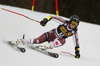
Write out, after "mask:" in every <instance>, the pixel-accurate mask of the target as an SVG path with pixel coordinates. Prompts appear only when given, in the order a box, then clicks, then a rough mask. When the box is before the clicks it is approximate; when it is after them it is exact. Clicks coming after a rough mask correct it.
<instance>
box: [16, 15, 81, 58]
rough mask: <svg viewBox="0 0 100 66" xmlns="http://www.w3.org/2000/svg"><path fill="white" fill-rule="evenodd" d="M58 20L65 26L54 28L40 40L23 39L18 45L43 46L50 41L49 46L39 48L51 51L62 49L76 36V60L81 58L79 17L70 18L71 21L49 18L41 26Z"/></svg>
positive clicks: (40, 37) (18, 41) (39, 38)
mask: <svg viewBox="0 0 100 66" xmlns="http://www.w3.org/2000/svg"><path fill="white" fill-rule="evenodd" d="M52 19H55V20H58V21H60V22H62V23H63V24H60V25H59V26H58V27H57V28H54V29H52V30H50V31H49V32H46V33H44V34H42V35H41V36H39V37H38V38H35V39H33V38H28V39H21V40H17V41H16V44H18V43H19V44H41V43H43V42H46V41H48V44H44V45H40V46H39V48H41V49H48V48H49V49H50V48H55V47H60V46H62V45H64V44H65V42H66V40H65V39H67V38H68V37H70V36H72V35H73V36H74V41H75V42H74V43H75V58H80V52H79V48H80V47H79V43H78V34H77V30H78V28H77V27H78V25H79V17H78V16H77V15H73V16H71V17H70V20H69V21H68V20H65V19H62V18H60V17H53V16H48V17H47V18H44V19H43V20H42V21H41V22H40V25H42V26H46V24H47V23H48V22H49V21H50V20H52Z"/></svg>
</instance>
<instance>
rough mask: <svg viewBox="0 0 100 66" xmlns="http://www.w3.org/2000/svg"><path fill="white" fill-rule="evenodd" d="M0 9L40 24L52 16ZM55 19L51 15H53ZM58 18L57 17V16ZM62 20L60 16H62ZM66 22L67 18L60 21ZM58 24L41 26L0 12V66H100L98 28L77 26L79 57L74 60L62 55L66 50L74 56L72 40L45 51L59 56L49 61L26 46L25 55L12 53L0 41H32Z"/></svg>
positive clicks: (6, 45)
mask: <svg viewBox="0 0 100 66" xmlns="http://www.w3.org/2000/svg"><path fill="white" fill-rule="evenodd" d="M0 7H1V8H5V9H8V10H12V11H15V12H18V13H21V14H24V15H27V16H29V17H30V18H33V19H35V20H38V21H41V20H42V19H43V18H45V17H47V16H49V15H53V14H47V13H41V12H36V11H34V12H32V11H30V10H26V9H22V8H16V7H11V6H5V5H0ZM53 16H55V15H53ZM60 17H61V16H60ZM62 18H64V17H62ZM64 19H67V18H64ZM58 25H59V23H56V22H54V21H50V22H49V23H48V24H47V25H46V26H45V27H42V26H40V24H39V23H37V22H34V21H31V20H29V19H27V18H25V17H23V16H20V15H16V14H13V13H10V12H7V11H4V10H1V9H0V66H41V65H42V66H99V65H100V51H99V50H100V44H99V43H100V42H99V41H100V40H99V37H100V25H94V24H89V23H85V22H82V21H81V22H80V25H79V27H78V28H79V30H78V34H79V44H80V54H81V58H80V59H76V58H74V57H73V56H71V55H68V54H62V53H60V51H66V52H70V53H72V54H74V44H73V40H72V37H69V38H68V39H66V44H65V45H63V46H62V47H58V48H54V49H51V50H48V51H51V52H55V53H58V54H59V58H53V57H50V56H47V55H45V54H42V53H39V52H37V51H34V50H33V49H31V48H30V47H29V46H23V47H25V48H26V52H25V53H21V52H19V51H17V50H14V49H13V48H12V47H11V46H9V45H8V44H6V43H5V42H4V41H7V40H16V39H20V38H22V35H23V34H25V35H26V38H36V37H38V36H40V35H41V34H42V33H44V32H47V31H49V30H51V29H53V28H56V27H57V26H58Z"/></svg>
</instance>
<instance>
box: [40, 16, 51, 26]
mask: <svg viewBox="0 0 100 66" xmlns="http://www.w3.org/2000/svg"><path fill="white" fill-rule="evenodd" d="M50 20H51V16H48V17H47V18H44V19H43V20H42V21H41V22H40V24H41V25H42V26H45V25H46V24H47V22H48V21H50Z"/></svg>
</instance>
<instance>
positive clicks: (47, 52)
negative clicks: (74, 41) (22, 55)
mask: <svg viewBox="0 0 100 66" xmlns="http://www.w3.org/2000/svg"><path fill="white" fill-rule="evenodd" d="M33 49H34V50H36V51H38V52H41V53H43V54H46V55H49V56H51V57H54V58H58V57H59V55H58V54H57V53H52V52H49V51H46V50H44V49H40V48H39V47H38V46H34V47H33Z"/></svg>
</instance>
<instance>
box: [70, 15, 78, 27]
mask: <svg viewBox="0 0 100 66" xmlns="http://www.w3.org/2000/svg"><path fill="white" fill-rule="evenodd" d="M69 24H74V25H75V26H78V25H79V17H78V16H77V15H72V16H71V17H70V21H69Z"/></svg>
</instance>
